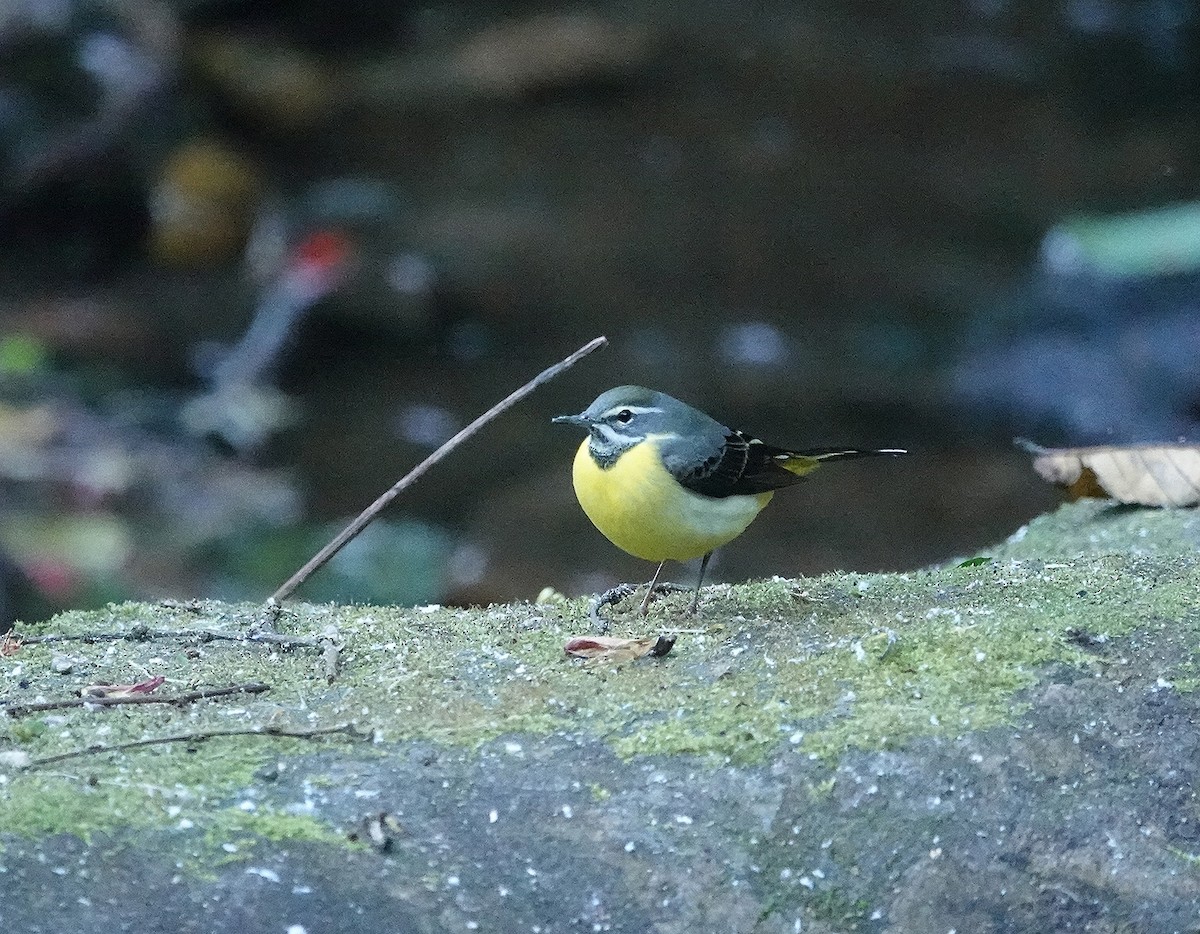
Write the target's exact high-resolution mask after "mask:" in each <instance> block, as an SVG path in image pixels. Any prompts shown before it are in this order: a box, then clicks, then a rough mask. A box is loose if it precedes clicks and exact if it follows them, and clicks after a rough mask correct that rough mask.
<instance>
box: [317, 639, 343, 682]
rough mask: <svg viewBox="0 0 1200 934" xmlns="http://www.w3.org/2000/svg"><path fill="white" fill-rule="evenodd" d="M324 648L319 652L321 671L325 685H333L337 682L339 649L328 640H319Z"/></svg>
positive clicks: (334, 643)
mask: <svg viewBox="0 0 1200 934" xmlns="http://www.w3.org/2000/svg"><path fill="white" fill-rule="evenodd" d="M321 645H322V646H324V648H323V649H322V650H321V671H322V673H323V674H324V675H325V683H326V684H333V682H334V681H336V680H337V674H338V666H339V665H340V664H341V652H342V650H341V648H340V647H339V646H338V644H337V642H335V641H334V640H333V639H330V638H324V639H322V640H321Z"/></svg>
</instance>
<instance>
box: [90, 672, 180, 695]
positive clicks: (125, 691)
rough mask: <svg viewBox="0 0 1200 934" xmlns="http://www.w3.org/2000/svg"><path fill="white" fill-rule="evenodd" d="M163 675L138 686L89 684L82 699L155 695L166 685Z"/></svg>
mask: <svg viewBox="0 0 1200 934" xmlns="http://www.w3.org/2000/svg"><path fill="white" fill-rule="evenodd" d="M166 681H167V679H166V678H165V677H163V676H162V675H155V676H154V677H153V678H149V679H147V680H145V681H139V682H138V683H137V684H89V685H88V686H87V687H85V688H84V689H83V690H82V691H80V692H79V693H80V696H82V697H95V698H101V699H107V698H112V697H133V696H134V695H135V694H153V693H154V692H155V691H157V690H158V689H159V688H160V687H162V686H163V685H164V684H165V683H166Z"/></svg>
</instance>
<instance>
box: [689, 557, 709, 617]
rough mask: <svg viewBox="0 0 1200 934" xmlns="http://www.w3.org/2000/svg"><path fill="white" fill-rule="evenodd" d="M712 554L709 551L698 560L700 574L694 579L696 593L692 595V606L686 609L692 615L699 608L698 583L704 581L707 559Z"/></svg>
mask: <svg viewBox="0 0 1200 934" xmlns="http://www.w3.org/2000/svg"><path fill="white" fill-rule="evenodd" d="M712 556H713V553H712V552H711V551H710V552H709V553H708V554H706V555H705V556H704V558H703V559H702V560H701V561H700V576H699V577H698V578H697V579H696V593H695V595H694V596H693V597H692V608H691V609H690V610H688V612H689V613H691V614H692V615H693V616H695V615H696V612H697V611H698V610H699V609H700V585H701V584H703V583H704V571H705V569H706V568H707V567H708V559H709V558H711V557H712Z"/></svg>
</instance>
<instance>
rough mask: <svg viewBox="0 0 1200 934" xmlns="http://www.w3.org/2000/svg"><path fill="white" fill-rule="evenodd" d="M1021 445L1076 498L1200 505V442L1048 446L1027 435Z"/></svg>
mask: <svg viewBox="0 0 1200 934" xmlns="http://www.w3.org/2000/svg"><path fill="white" fill-rule="evenodd" d="M1017 444H1018V445H1019V446H1021V447H1022V448H1024V449H1025V450H1026V451H1028V452H1029V453H1030V454H1032V455H1033V469H1034V470H1036V471H1037V472H1038V474H1039V475H1040V476H1041V477H1042V479H1043V480H1047V481H1049V482H1050V483H1054V484H1057V485H1058V486H1062V487H1066V489H1067V492H1068V494H1069V495H1070V496H1071V497H1072V498H1073V499H1078V498H1080V497H1083V496H1097V497H1104V496H1107V497H1111V498H1112V499H1115V500H1116V501H1117V502H1119V503H1129V504H1133V505H1139V506H1195V505H1197V504H1198V503H1200V445H1196V444H1144V445H1142V444H1136V445H1135V444H1131V445H1115V444H1114V445H1102V446H1099V447H1090V448H1043V447H1040V446H1038V445H1036V444H1034V443H1033V442H1032V441H1026V440H1024V439H1023V438H1018V439H1017Z"/></svg>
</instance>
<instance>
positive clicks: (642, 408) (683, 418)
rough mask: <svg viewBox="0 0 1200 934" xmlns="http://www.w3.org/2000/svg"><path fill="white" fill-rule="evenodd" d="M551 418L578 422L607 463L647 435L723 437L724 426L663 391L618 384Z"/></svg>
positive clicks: (602, 461)
mask: <svg viewBox="0 0 1200 934" xmlns="http://www.w3.org/2000/svg"><path fill="white" fill-rule="evenodd" d="M553 421H555V422H557V423H560V424H567V425H580V426H582V427H584V428H587V429H588V431H589V432H590V435H591V437H590V439H589V442H588V447H589V449H590V450H591V452H592V456H593V457H595V458H596V460H597V462H598V463H599V464H600V465H601V466H608V465H609V464H612V463H613V462H615V461H616V459H617V458H618V457H620V456H621V455H622V454H623V453H625V452H626V451H628V450H629V449H630V448H632V447H634V446H635V445H638V444H641V442H643V441H645V440H646V438H648V437H653V438H654V439H655V440H656V441H659V442H666V443H670V442H672V441H676V440H677V439H680V438H689V439H690V438H704V439H705V440H708V439H710V438H712V437H714V433H715V437H716V438H723V437H724V434H725V429H724V428H723V427H722V426H721V425H720V424H719V423H718V422H715V421H714V420H713V419H711V418H709V417H708V416H707V415H705V414H704V413H703V412H701V411H699V410H698V409H694V408H692V407H691V406H690V405H687V404H686V403H683V402H680V401H679V400H678V399H675V398H673V397H671V396H668V395H667V394H666V393H662V392H655V391H654V390H653V389H646V388H645V387H643V386H618V387H616V388H615V389H610V390H608V392H605V393H602V394H601V395H600V396H598V397H597V398H596V401H595V402H593V403H592V404H591V405H589V406H588V407H587V408H586V409H584V411H583V412H581V413H580V414H579V415H560V416H558V417H557V418H555V419H553Z"/></svg>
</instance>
